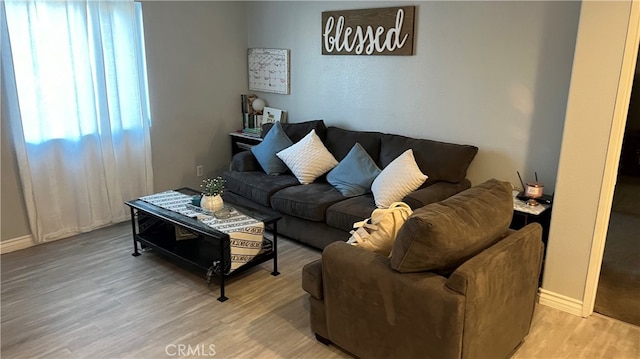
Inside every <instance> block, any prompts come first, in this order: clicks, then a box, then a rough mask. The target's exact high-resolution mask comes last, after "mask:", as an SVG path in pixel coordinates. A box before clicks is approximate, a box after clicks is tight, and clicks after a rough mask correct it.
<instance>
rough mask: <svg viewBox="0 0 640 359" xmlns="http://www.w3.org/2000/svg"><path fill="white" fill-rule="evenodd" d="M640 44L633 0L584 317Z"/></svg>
mask: <svg viewBox="0 0 640 359" xmlns="http://www.w3.org/2000/svg"><path fill="white" fill-rule="evenodd" d="M639 44H640V1H639V0H633V1H632V2H631V13H630V16H629V26H628V27H627V38H626V41H625V48H624V54H623V56H622V66H621V70H620V80H619V82H618V93H617V96H616V103H615V107H614V111H613V121H612V124H611V133H610V137H609V146H608V148H607V157H606V162H605V168H604V174H603V178H602V186H601V188H600V200H599V202H598V210H597V213H596V223H595V229H594V233H593V240H592V245H591V255H590V257H589V267H588V269H587V278H586V283H585V290H584V297H583V303H582V316H583V317H588V316H590V315H591V314H593V308H594V306H595V301H596V293H597V290H598V281H599V279H600V270H601V268H602V259H603V257H604V246H605V242H606V239H607V231H608V228H609V218H610V216H611V206H612V205H613V194H614V191H615V188H616V182H617V179H618V166H619V163H620V155H621V151H622V141H623V139H624V129H625V125H626V122H627V113H628V112H629V101H630V98H631V89H632V86H633V79H634V76H635V69H636V61H637V57H638V46H639Z"/></svg>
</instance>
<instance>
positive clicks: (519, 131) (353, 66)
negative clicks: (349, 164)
mask: <svg viewBox="0 0 640 359" xmlns="http://www.w3.org/2000/svg"><path fill="white" fill-rule="evenodd" d="M402 4H407V5H414V4H415V5H417V9H416V30H415V31H416V33H415V37H416V42H415V48H416V51H415V55H414V56H326V55H324V56H323V55H321V32H322V30H321V12H322V11H326V10H341V9H363V8H373V7H384V6H399V5H402ZM579 10H580V3H579V2H537V1H534V2H484V1H471V2H458V1H450V2H431V1H418V2H415V1H413V2H390V1H387V2H331V1H328V2H254V3H252V4H251V6H249V7H248V25H249V47H274V48H287V49H291V94H290V95H277V94H261V93H258V94H259V95H260V96H261V97H265V98H266V99H267V102H268V104H269V105H271V106H272V107H276V108H282V109H286V110H288V111H289V118H291V119H292V120H293V121H294V122H297V121H303V120H309V119H315V118H322V119H324V120H325V122H326V123H327V124H328V125H336V126H340V127H345V128H351V129H357V130H371V131H383V132H390V133H396V134H404V135H409V136H416V137H422V138H429V139H436V140H442V141H449V142H456V143H468V144H473V145H476V146H478V147H479V148H480V151H479V153H478V156H477V157H476V159H475V160H474V162H473V163H472V165H471V168H470V170H469V174H468V175H469V178H470V179H471V180H472V182H473V183H476V184H477V183H479V182H482V181H484V180H487V179H489V178H492V177H495V178H499V179H503V180H508V181H510V182H512V183H513V184H515V185H517V186H518V187H520V185H519V180H518V177H517V174H516V171H520V173H522V174H523V176H524V177H525V178H533V173H534V171H537V172H538V174H539V176H540V179H541V180H542V181H543V182H544V183H545V187H546V191H547V192H549V193H550V192H553V189H554V187H555V178H556V173H557V166H558V158H559V153H560V143H561V137H562V129H563V122H564V114H565V109H566V100H567V94H568V89H569V81H570V77H571V64H572V58H573V51H574V45H575V38H576V30H577V24H578V15H579Z"/></svg>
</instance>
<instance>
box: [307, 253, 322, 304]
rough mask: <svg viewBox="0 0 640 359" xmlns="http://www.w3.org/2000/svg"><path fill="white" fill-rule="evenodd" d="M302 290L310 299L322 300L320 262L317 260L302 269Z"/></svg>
mask: <svg viewBox="0 0 640 359" xmlns="http://www.w3.org/2000/svg"><path fill="white" fill-rule="evenodd" d="M302 289H304V290H305V291H306V292H307V293H309V294H310V295H311V296H312V297H314V298H316V299H319V300H322V298H323V297H324V296H323V295H322V260H320V259H318V260H316V261H313V262H311V263H308V264H306V265H305V266H304V267H302Z"/></svg>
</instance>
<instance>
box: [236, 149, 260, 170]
mask: <svg viewBox="0 0 640 359" xmlns="http://www.w3.org/2000/svg"><path fill="white" fill-rule="evenodd" d="M231 168H232V169H233V170H234V171H238V172H250V171H262V166H260V163H258V160H257V159H256V157H255V156H254V155H253V153H251V151H242V152H239V153H236V154H235V155H234V156H233V159H232V161H231Z"/></svg>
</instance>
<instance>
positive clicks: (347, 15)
mask: <svg viewBox="0 0 640 359" xmlns="http://www.w3.org/2000/svg"><path fill="white" fill-rule="evenodd" d="M414 13H415V6H402V7H389V8H380V9H362V10H346V11H324V12H322V54H323V55H413V22H414Z"/></svg>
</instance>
